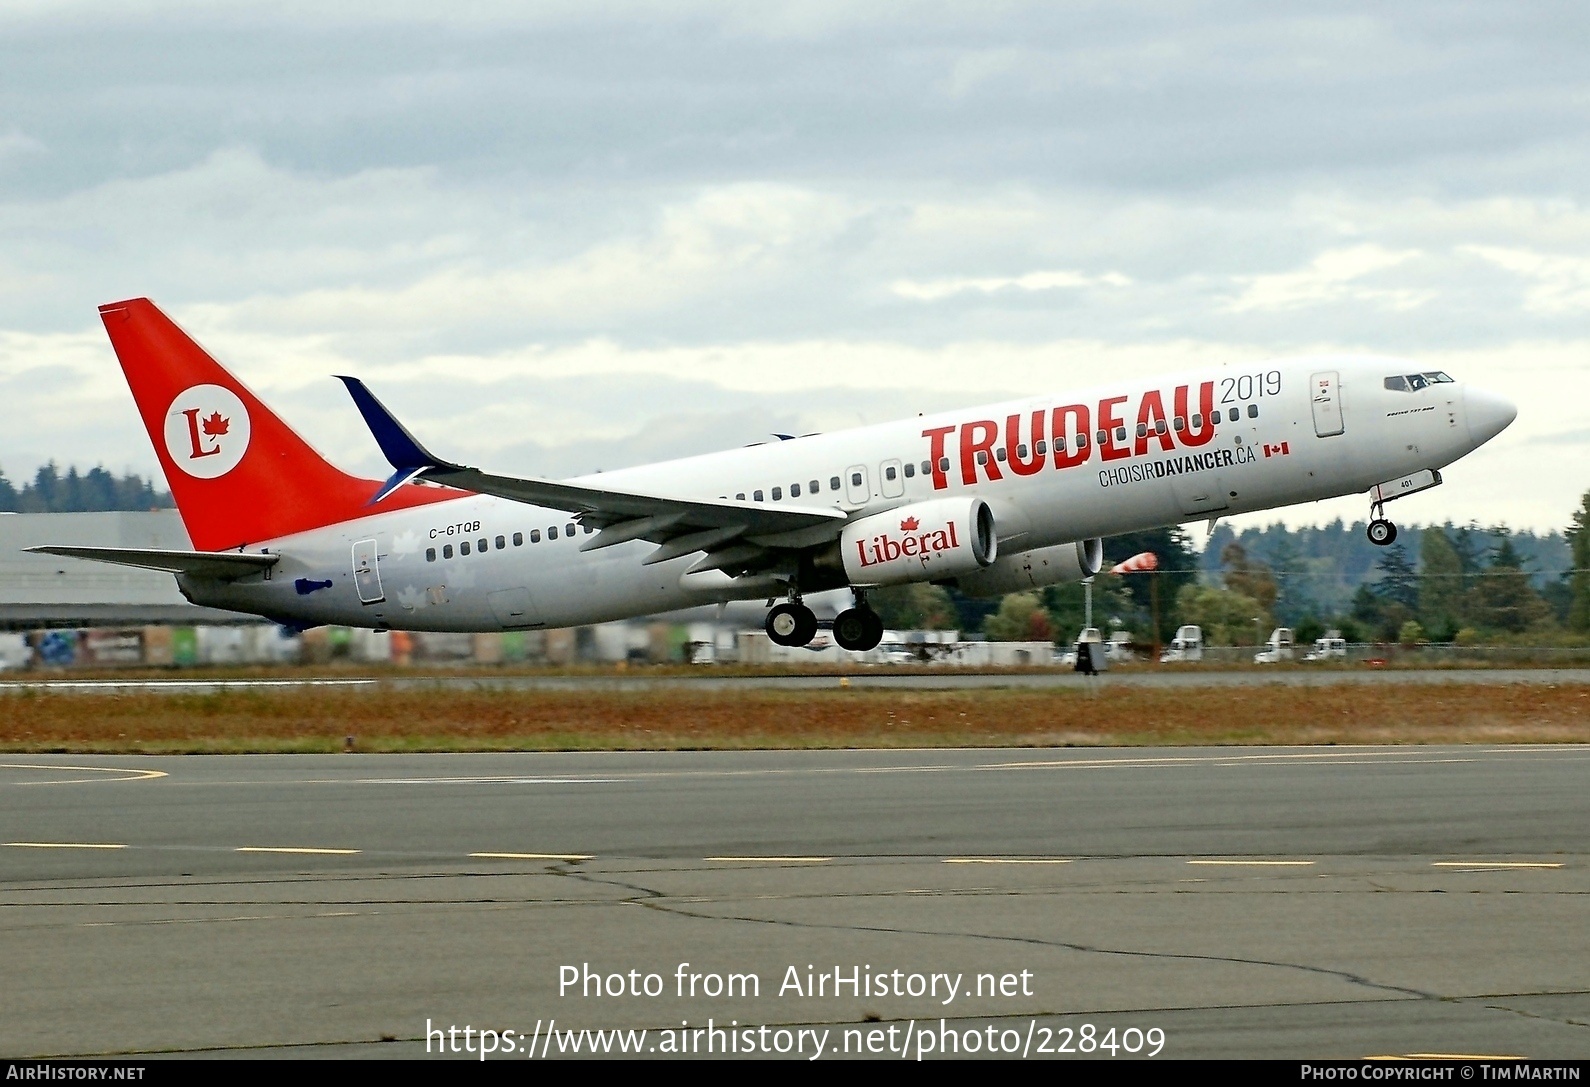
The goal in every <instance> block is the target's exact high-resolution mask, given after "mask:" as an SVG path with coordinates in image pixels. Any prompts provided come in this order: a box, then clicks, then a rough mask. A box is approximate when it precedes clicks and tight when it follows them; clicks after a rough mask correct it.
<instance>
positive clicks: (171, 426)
mask: <svg viewBox="0 0 1590 1087" xmlns="http://www.w3.org/2000/svg"><path fill="white" fill-rule="evenodd" d="M248 435H249V426H248V409H247V408H245V407H244V406H243V401H242V400H240V399H238V396H237V394H236V393H234V392H233V391H232V390H231V389H227V388H223V387H222V386H220V385H194V386H191V387H189V388H187V389H184V390H183V391H182V392H180V393H178V394H177V398H176V399H175V400H173V401H172V402H171V407H170V408H169V409H167V411H166V453H167V454H169V455H170V457H171V459H172V461H173V462H175V464H176V466H177V467H178V468H181V469H182V470H183V471H184V472H186V473H188V475H190V476H195V477H197V478H199V479H214V478H215V477H217V476H224V475H226V473H228V472H230V471H231V470H232V469H233V468H236V467H237V465H238V462H239V461H241V460H242V459H243V454H244V453H246V452H248Z"/></svg>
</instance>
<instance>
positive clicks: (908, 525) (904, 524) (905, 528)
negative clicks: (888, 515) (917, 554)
mask: <svg viewBox="0 0 1590 1087" xmlns="http://www.w3.org/2000/svg"><path fill="white" fill-rule="evenodd" d="M917 524H918V521H917V519H916V518H915V517H907V518H906V519H905V520H904V521H901V522H900V531H901V532H915V531H916V529H917Z"/></svg>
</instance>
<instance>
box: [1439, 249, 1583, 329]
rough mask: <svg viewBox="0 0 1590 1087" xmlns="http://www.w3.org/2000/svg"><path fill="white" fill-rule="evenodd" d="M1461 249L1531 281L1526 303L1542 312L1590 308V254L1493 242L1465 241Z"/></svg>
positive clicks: (1580, 310) (1573, 311)
mask: <svg viewBox="0 0 1590 1087" xmlns="http://www.w3.org/2000/svg"><path fill="white" fill-rule="evenodd" d="M1462 251H1463V252H1466V253H1472V254H1474V255H1475V256H1477V257H1482V258H1484V259H1485V260H1488V261H1490V262H1491V263H1492V264H1495V265H1497V266H1498V267H1500V268H1505V269H1506V270H1507V271H1509V272H1512V273H1513V274H1515V275H1518V276H1521V277H1523V278H1525V279H1527V280H1530V281H1532V286H1530V287H1529V289H1528V291H1527V292H1526V294H1525V296H1524V305H1525V306H1526V307H1527V308H1528V309H1531V310H1534V311H1536V312H1539V313H1570V312H1571V313H1576V314H1583V313H1585V312H1586V311H1587V310H1590V257H1581V256H1559V255H1555V254H1550V253H1538V252H1535V251H1533V250H1530V249H1507V248H1503V247H1501V246H1494V245H1466V246H1463V247H1462Z"/></svg>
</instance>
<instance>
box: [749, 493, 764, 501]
mask: <svg viewBox="0 0 1590 1087" xmlns="http://www.w3.org/2000/svg"><path fill="white" fill-rule="evenodd" d="M751 498H752V500H754V501H757V502H760V501H762V492H761V491H752V492H751Z"/></svg>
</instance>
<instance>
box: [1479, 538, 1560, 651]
mask: <svg viewBox="0 0 1590 1087" xmlns="http://www.w3.org/2000/svg"><path fill="white" fill-rule="evenodd" d="M1471 599H1472V601H1473V603H1472V605H1471V612H1472V614H1473V616H1474V618H1475V619H1477V620H1478V621H1479V623H1480V625H1481V626H1482V627H1486V628H1489V629H1491V630H1505V631H1507V632H1508V633H1510V634H1518V633H1521V632H1523V631H1525V630H1528V629H1530V628H1531V627H1533V626H1535V625H1537V624H1539V623H1540V622H1541V621H1543V620H1544V619H1545V618H1546V615H1547V614H1548V611H1549V609H1548V608H1547V607H1546V602H1545V601H1544V600H1542V599H1541V598H1540V594H1539V593H1537V592H1536V591H1535V590H1534V589H1533V588H1532V587H1531V586H1530V584H1529V576H1528V575H1527V574H1525V573H1524V569H1523V562H1522V560H1520V559H1519V557H1518V552H1517V551H1516V550H1515V549H1514V548H1513V542H1512V540H1510V539H1508V538H1507V537H1506V536H1505V535H1504V536H1503V537H1502V542H1501V543H1500V544H1498V545H1497V547H1496V549H1495V550H1494V551H1493V552H1492V554H1491V562H1490V566H1489V567H1488V568H1487V569H1486V570H1485V571H1484V576H1482V577H1479V578H1477V579H1476V584H1475V587H1474V589H1473V590H1472V592H1471Z"/></svg>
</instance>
